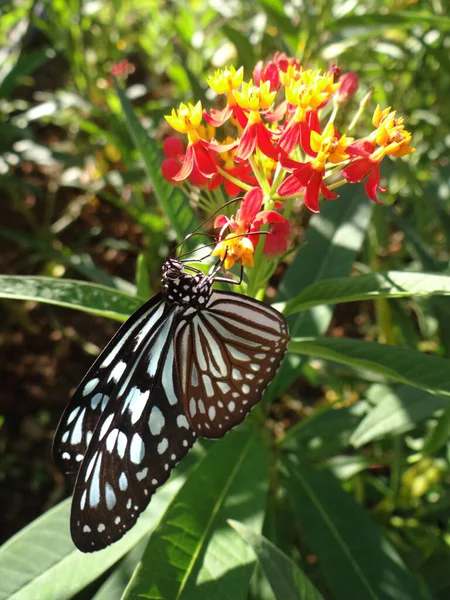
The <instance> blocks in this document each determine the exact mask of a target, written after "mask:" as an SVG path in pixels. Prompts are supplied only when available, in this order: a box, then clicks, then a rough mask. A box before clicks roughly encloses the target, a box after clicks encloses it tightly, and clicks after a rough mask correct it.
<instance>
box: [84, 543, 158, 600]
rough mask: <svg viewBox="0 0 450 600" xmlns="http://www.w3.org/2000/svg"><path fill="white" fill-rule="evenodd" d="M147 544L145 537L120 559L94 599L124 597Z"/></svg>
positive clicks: (110, 599) (117, 598) (103, 599)
mask: <svg viewBox="0 0 450 600" xmlns="http://www.w3.org/2000/svg"><path fill="white" fill-rule="evenodd" d="M146 545H147V539H146V538H144V539H142V540H141V541H140V542H139V543H138V544H137V546H136V547H135V548H133V550H131V552H129V553H128V554H127V555H126V556H125V557H124V558H123V559H122V560H121V561H120V563H119V564H118V566H117V567H116V568H115V569H114V571H113V572H112V573H111V575H110V576H109V577H108V579H107V580H106V581H105V583H103V584H102V586H101V587H100V589H99V590H97V593H96V594H95V596H94V597H93V598H92V600H120V599H121V598H122V596H123V593H124V591H125V588H126V587H127V585H128V583H129V581H130V579H131V577H132V575H133V572H134V570H135V569H136V566H137V564H138V563H139V561H140V560H141V558H142V554H143V552H144V550H145V547H146Z"/></svg>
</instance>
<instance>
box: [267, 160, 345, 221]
mask: <svg viewBox="0 0 450 600" xmlns="http://www.w3.org/2000/svg"><path fill="white" fill-rule="evenodd" d="M297 164H298V167H297V168H295V169H293V172H292V175H290V176H289V177H288V178H287V179H285V180H284V181H283V183H282V184H281V185H280V187H279V188H278V194H279V195H280V196H295V195H296V194H300V192H303V191H304V202H305V206H307V207H308V208H309V210H310V211H312V212H315V213H318V212H319V211H320V208H319V192H322V194H323V196H324V198H326V199H327V200H336V198H338V197H339V196H337V194H335V193H334V192H332V191H331V190H330V189H329V188H327V186H326V185H325V184H324V182H323V178H324V175H325V169H317V168H314V161H313V162H307V163H297Z"/></svg>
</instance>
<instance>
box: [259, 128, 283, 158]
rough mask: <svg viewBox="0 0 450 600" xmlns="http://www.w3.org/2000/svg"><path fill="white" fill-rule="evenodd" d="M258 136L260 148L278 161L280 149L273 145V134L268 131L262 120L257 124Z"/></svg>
mask: <svg viewBox="0 0 450 600" xmlns="http://www.w3.org/2000/svg"><path fill="white" fill-rule="evenodd" d="M256 136H257V140H258V148H259V149H260V150H261V152H262V153H263V154H265V155H266V156H268V157H269V158H271V159H272V160H275V161H277V160H278V156H279V151H278V150H275V148H274V147H273V145H272V139H273V134H272V133H271V132H270V131H268V130H267V129H266V127H265V125H264V123H263V122H262V121H260V122H259V123H257V124H256Z"/></svg>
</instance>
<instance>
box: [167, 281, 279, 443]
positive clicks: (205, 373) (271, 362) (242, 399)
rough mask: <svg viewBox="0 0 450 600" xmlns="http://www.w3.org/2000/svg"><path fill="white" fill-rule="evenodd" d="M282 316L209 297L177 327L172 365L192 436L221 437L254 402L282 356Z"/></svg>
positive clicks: (233, 298) (224, 296)
mask: <svg viewBox="0 0 450 600" xmlns="http://www.w3.org/2000/svg"><path fill="white" fill-rule="evenodd" d="M288 341H289V335H288V331H287V324H286V320H285V319H284V317H283V316H282V315H281V314H280V313H279V312H277V311H275V310H274V309H272V308H270V307H268V306H266V305H265V304H263V303H261V302H258V301H257V300H252V299H251V298H246V297H245V296H241V295H240V294H234V293H231V292H213V293H212V295H211V298H210V300H209V302H208V304H207V306H206V307H205V309H204V310H202V311H200V312H199V313H198V314H197V315H196V316H194V317H193V318H192V319H190V320H186V321H184V322H183V323H182V324H180V326H179V328H178V330H177V332H176V360H177V365H178V371H179V374H180V387H181V391H182V395H183V403H184V410H185V413H186V416H187V418H188V419H189V422H190V424H191V427H192V428H193V430H194V431H195V432H196V433H197V435H201V436H203V437H208V438H219V437H222V436H223V435H224V434H225V433H226V432H227V431H229V430H230V429H231V428H233V427H235V426H236V425H237V424H239V423H240V422H241V421H243V419H244V418H245V416H246V415H247V413H248V412H249V411H250V410H251V409H252V408H253V406H254V405H255V404H256V403H257V402H259V400H260V399H261V396H262V394H263V392H264V390H265V388H266V387H267V385H268V383H269V382H270V381H271V380H272V379H273V376H274V375H275V373H276V371H277V369H278V367H279V365H280V362H281V360H282V358H283V356H284V353H285V350H286V345H287V342H288Z"/></svg>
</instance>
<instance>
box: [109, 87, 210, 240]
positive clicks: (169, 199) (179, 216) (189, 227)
mask: <svg viewBox="0 0 450 600" xmlns="http://www.w3.org/2000/svg"><path fill="white" fill-rule="evenodd" d="M116 91H117V94H118V96H119V100H120V104H121V105H122V110H123V112H124V116H125V120H126V123H127V127H128V129H129V131H130V134H131V137H132V138H133V141H134V143H135V145H136V148H137V149H138V150H139V152H140V153H141V155H142V158H143V160H144V164H145V168H146V171H147V174H148V176H149V178H150V181H151V183H152V185H153V189H154V191H155V195H156V198H157V200H158V202H159V205H160V206H161V208H162V210H163V211H164V213H165V215H166V217H167V220H168V222H169V223H170V225H171V226H172V227H173V228H174V230H175V232H176V234H177V239H178V241H180V242H181V241H182V240H183V239H184V238H185V237H186V235H187V234H188V233H192V231H193V230H194V229H195V228H196V227H197V226H198V220H197V216H196V214H195V213H194V211H193V210H192V208H191V206H190V204H189V201H188V199H187V198H186V197H185V196H184V195H183V194H182V193H181V192H180V190H179V189H178V188H177V187H175V186H173V185H171V184H170V183H169V182H168V181H166V180H165V179H164V177H163V176H162V173H161V164H162V161H163V155H162V153H161V151H160V150H159V148H158V147H157V145H156V143H155V142H154V141H153V140H152V139H150V137H149V136H148V134H147V132H146V131H145V129H144V128H143V126H142V125H141V123H140V121H139V119H138V117H137V115H136V113H135V112H134V109H133V106H132V105H131V103H130V101H129V100H128V98H127V97H126V95H125V93H124V91H123V90H122V89H121V88H120V87H119V86H118V85H116Z"/></svg>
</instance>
